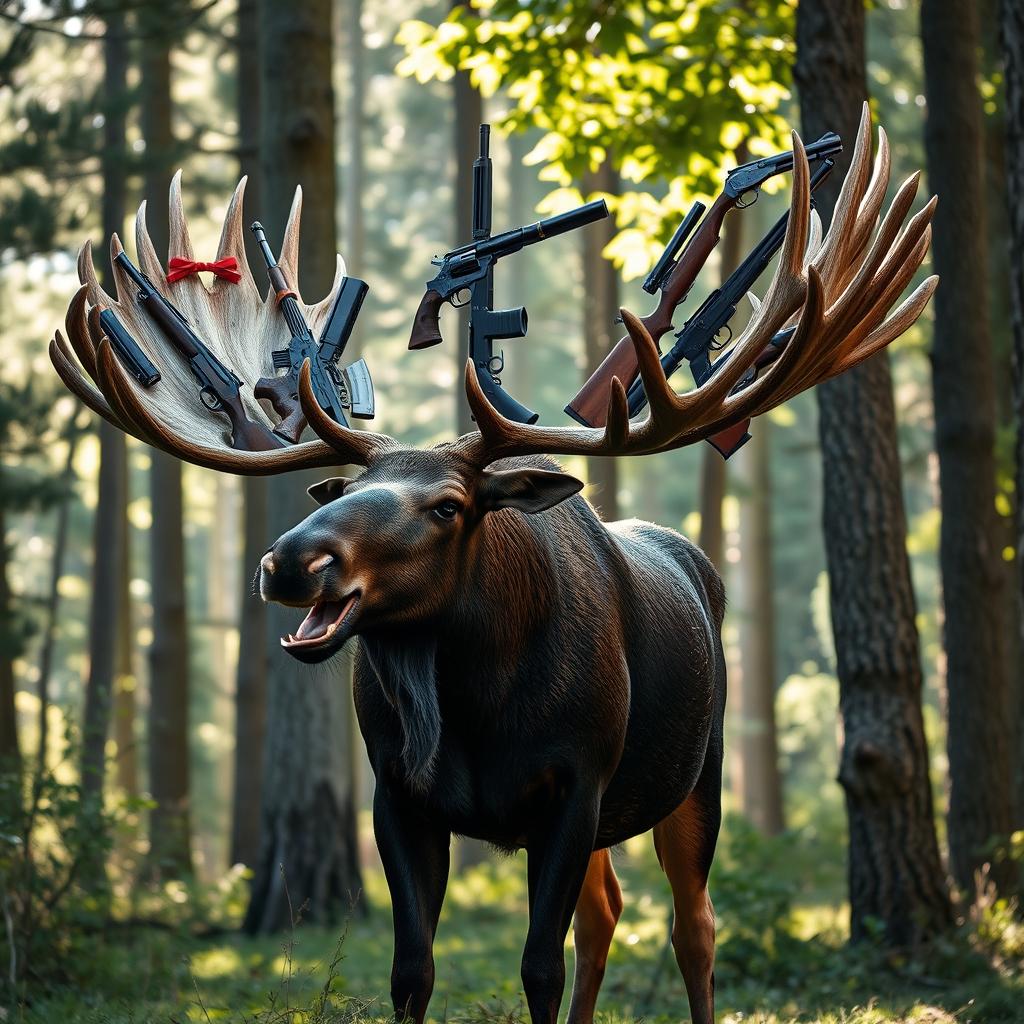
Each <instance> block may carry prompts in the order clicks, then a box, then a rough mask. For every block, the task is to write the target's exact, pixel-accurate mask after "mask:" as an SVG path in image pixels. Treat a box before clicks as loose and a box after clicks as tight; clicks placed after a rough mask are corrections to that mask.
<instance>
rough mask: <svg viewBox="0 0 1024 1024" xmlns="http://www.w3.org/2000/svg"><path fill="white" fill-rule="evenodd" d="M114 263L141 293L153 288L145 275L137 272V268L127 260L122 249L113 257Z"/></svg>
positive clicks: (126, 254)
mask: <svg viewBox="0 0 1024 1024" xmlns="http://www.w3.org/2000/svg"><path fill="white" fill-rule="evenodd" d="M114 262H115V263H116V264H117V265H118V266H119V267H120V268H121V269H122V270H123V271H124V272H125V273H126V274H127V275H128V276H129V277H130V278H131V279H132V281H134V282H135V284H137V285H138V286H139V288H141V289H142V290H143V291H149V290H150V289H151V288H152V287H153V282H152V281H150V279H149V278H148V277H146V275H145V274H144V273H143V272H142V271H141V270H139V268H138V267H137V266H135V264H134V263H132V261H131V260H130V259H128V253H126V252H125V251H124V250H123V249H122V250H121V251H120V252H119V253H118V254H117V255H116V256H115V257H114Z"/></svg>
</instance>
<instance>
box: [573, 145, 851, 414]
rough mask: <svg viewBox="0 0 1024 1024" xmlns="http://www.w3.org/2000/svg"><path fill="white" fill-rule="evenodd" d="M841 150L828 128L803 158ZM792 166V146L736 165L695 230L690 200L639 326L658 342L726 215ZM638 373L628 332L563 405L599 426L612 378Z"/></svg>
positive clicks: (648, 288) (647, 285)
mask: <svg viewBox="0 0 1024 1024" xmlns="http://www.w3.org/2000/svg"><path fill="white" fill-rule="evenodd" d="M842 149H843V142H842V140H841V139H840V138H839V136H838V135H836V134H835V133H834V132H828V133H827V134H825V135H823V136H822V137H821V138H820V139H818V141H817V142H812V143H811V144H810V145H809V146H808V147H807V150H806V152H807V159H808V160H809V161H811V162H812V163H813V162H814V161H817V160H825V159H827V158H829V157H831V156H834V155H835V154H836V153H841V152H842ZM792 168H793V151H792V150H790V151H789V152H786V153H778V154H776V155H775V156H770V157H765V158H763V159H761V160H751V161H750V162H749V163H745V164H740V165H739V166H738V167H734V168H733V169H732V170H731V171H730V172H729V173H728V174H727V175H726V178H725V186H724V188H723V189H722V192H721V195H719V196H718V198H717V199H716V200H715V201H714V203H713V204H712V206H711V209H710V210H709V211H708V213H707V216H706V217H704V219H703V220H702V221H701V222H700V227H697V228H696V231H694V228H695V227H696V225H697V222H698V221H700V218H701V215H702V214H703V213H704V209H705V208H704V205H703V203H694V204H693V206H692V207H691V208H690V211H689V213H687V215H686V218H685V219H684V220H683V222H682V224H680V225H679V227H678V228H677V229H676V232H675V234H674V235H673V236H672V239H671V241H669V243H668V245H667V246H666V247H665V251H664V252H663V253H662V254H661V258H660V259H659V260H658V262H657V264H656V265H655V267H654V269H653V270H652V271H651V273H650V274H648V276H647V280H646V281H644V284H643V288H644V291H645V292H647V293H649V294H650V295H655V294H657V293H658V292H659V291H660V292H661V299H660V300H659V302H658V307H657V309H655V310H654V312H653V313H651V314H650V315H649V316H645V317H643V318H642V322H643V325H644V326H645V327H646V328H647V331H648V333H649V334H650V335H651V337H652V338H653V339H654V341H655V343H656V344H657V343H658V342H660V341H661V339H662V338H663V337H664V336H665V335H666V334H668V332H669V331H670V330H672V317H673V315H674V313H675V310H676V307H677V306H678V305H679V304H680V303H681V302H683V300H684V299H685V298H686V296H687V293H688V292H689V290H690V288H691V287H692V286H693V282H694V281H695V280H696V279H697V274H698V273H699V272H700V269H701V267H703V266H704V264H705V262H707V259H708V257H709V256H710V255H711V252H712V250H713V249H714V248H715V246H716V245H718V242H719V240H720V238H721V230H722V222H723V221H724V219H725V215H726V214H727V213H728V212H729V211H730V210H734V209H739V210H742V209H745V208H746V207H748V206H750V205H751V204H752V202H753V201H754V200H756V198H757V195H758V193H759V190H760V188H761V186H762V185H763V184H764V183H765V182H766V181H767V180H768V179H769V178H772V177H774V176H775V175H777V174H782V173H784V172H786V171H789V170H792ZM750 193H753V194H754V200H749V201H745V202H744V201H743V198H744V196H747V195H748V194H750ZM691 232H692V233H693V237H692V238H690V240H689V243H688V244H687V245H686V248H685V249H683V251H682V253H681V255H678V256H677V254H679V251H680V249H681V248H682V246H683V243H684V242H686V240H687V238H688V237H689V236H690V234H691ZM638 372H639V368H638V367H637V362H636V351H635V350H634V348H633V343H632V342H631V341H630V339H629V335H626V336H625V337H623V338H622V339H621V340H620V341H619V342H618V344H617V345H615V347H614V348H613V349H612V350H611V351H610V352H609V353H608V355H607V356H606V357H605V359H604V361H603V362H602V363H601V365H600V366H598V368H597V369H596V370H595V371H594V372H593V373H592V374H591V375H590V378H589V379H588V380H587V382H586V383H585V384H584V385H583V387H582V388H580V390H579V392H578V393H577V394H576V396H575V397H574V398H573V399H572V401H570V402H569V404H568V405H567V406H566V407H565V411H566V412H567V413H568V414H569V415H570V416H571V417H572V418H573V419H574V420H576V421H577V422H579V423H582V424H583V425H584V426H585V427H603V426H604V425H605V417H606V415H607V412H608V394H609V388H611V384H612V378H613V377H618V378H619V380H620V381H622V383H623V385H624V386H625V387H626V388H629V386H630V385H631V384H632V383H633V381H634V380H635V379H636V375H637V373H638Z"/></svg>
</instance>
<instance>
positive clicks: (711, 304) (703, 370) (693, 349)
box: [626, 160, 835, 458]
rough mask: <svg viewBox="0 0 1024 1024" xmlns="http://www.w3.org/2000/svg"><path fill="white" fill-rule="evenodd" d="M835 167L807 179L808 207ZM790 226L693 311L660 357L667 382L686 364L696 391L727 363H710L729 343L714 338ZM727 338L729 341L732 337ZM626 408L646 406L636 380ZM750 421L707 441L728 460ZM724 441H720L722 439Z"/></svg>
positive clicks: (778, 229) (773, 351) (770, 355)
mask: <svg viewBox="0 0 1024 1024" xmlns="http://www.w3.org/2000/svg"><path fill="white" fill-rule="evenodd" d="M834 166H835V162H834V161H833V160H825V161H824V162H823V163H822V164H821V166H819V167H818V168H817V170H815V172H814V174H813V175H812V176H811V181H810V190H811V207H812V208H813V206H814V191H815V189H817V187H818V186H819V185H820V184H821V183H822V182H823V181H824V180H825V179H826V178H827V177H828V175H829V172H830V171H831V170H832V168H833V167H834ZM788 223H789V213H788V212H787V213H785V214H783V215H782V216H781V217H780V218H779V219H778V220H777V221H776V222H775V224H774V225H773V226H772V228H771V230H770V231H769V232H768V233H767V234H766V235H765V236H764V237H763V238H762V239H761V241H760V242H758V243H757V245H756V246H755V247H754V249H753V250H752V251H751V253H750V255H748V256H747V258H746V259H745V260H744V261H743V262H742V263H741V264H740V265H739V266H738V267H737V268H736V270H735V271H733V273H732V274H730V275H729V277H728V278H727V279H726V280H725V282H724V283H723V284H722V286H721V288H716V289H715V290H714V291H713V292H712V293H711V294H710V295H709V296H708V297H707V298H706V299H705V300H704V302H703V303H701V305H700V307H699V308H698V309H697V311H696V312H695V313H694V314H693V316H691V317H690V319H689V320H687V321H686V323H685V324H684V325H683V329H682V330H681V331H679V333H678V334H677V335H676V343H675V344H674V345H673V346H672V348H670V349H669V350H668V352H666V353H665V355H663V356H662V357H661V367H662V369H663V370H664V371H665V376H666V377H671V376H672V374H673V373H675V371H676V370H677V369H678V368H679V365H680V364H681V363H682V362H683V360H684V359H685V360H686V361H687V362H688V363H689V364H690V371H691V373H692V374H693V379H694V381H695V382H696V384H697V386H698V387H699V386H700V385H702V384H703V383H705V381H707V380H708V379H709V378H710V377H711V376H712V375H713V374H714V373H715V372H716V371H717V370H718V369H720V368H721V365H722V364H724V363H725V361H726V360H727V359H728V357H729V355H731V351H730V352H727V353H726V354H725V355H724V356H723V357H722V358H721V359H719V360H716V361H715V362H714V363H712V362H711V351H712V350H713V349H715V348H721V347H722V345H723V344H725V343H726V342H727V341H728V340H729V339H728V338H726V339H725V340H724V341H723V342H721V343H718V344H717V345H716V343H715V338H716V337H717V336H718V334H719V332H720V331H721V330H722V329H723V328H726V329H727V327H728V323H729V320H730V319H732V316H733V314H734V313H735V312H736V306H737V305H738V304H739V302H740V300H741V299H742V298H743V296H744V295H746V293H747V292H748V291H749V290H750V288H751V287H752V286H753V284H754V282H755V281H756V280H757V279H758V278H759V277H760V276H761V274H762V273H763V272H764V270H765V268H766V267H767V266H768V264H769V263H771V261H772V259H773V258H774V257H775V254H776V253H777V252H778V251H779V249H781V248H782V243H783V241H784V240H785V237H786V226H787V224H788ZM792 335H793V331H792V330H787V331H780V332H779V333H778V334H776V335H775V337H773V338H772V339H771V341H770V342H769V343H768V345H767V346H766V347H765V350H764V352H762V353H761V354H760V355H759V356H758V360H757V362H758V364H759V365H767V364H768V363H769V362H771V361H773V360H774V358H776V356H777V355H778V354H779V353H781V351H782V348H783V347H784V346H785V344H786V343H787V342H788V341H789V339H790V337H792ZM730 336H731V335H730ZM757 368H759V367H752V368H751V369H750V370H749V371H748V372H747V373H746V374H744V376H743V378H742V379H741V380H740V382H739V383H738V384H737V385H736V387H735V388H734V389H733V392H734V393H735V391H738V390H741V389H742V388H743V387H746V386H747V385H748V384H750V383H751V382H752V381H753V379H754V377H755V376H756V374H757ZM626 398H627V401H628V404H629V415H630V416H636V415H637V413H639V412H640V410H641V409H643V407H644V406H645V405H646V404H647V395H646V394H645V393H644V386H643V382H642V381H641V380H640V379H639V378H638V379H637V380H636V381H634V383H633V386H632V387H631V388H630V389H629V391H628V392H627V395H626ZM749 423H750V420H745V421H744V422H743V423H742V424H736V425H735V426H734V427H730V428H728V429H727V430H725V431H722V432H721V434H720V435H719V434H716V435H713V436H712V437H709V438H708V441H709V442H710V443H711V444H712V445H713V446H714V447H715V448H716V449H717V450H718V451H719V452H720V453H721V454H722V456H723V457H724V458H728V457H729V456H730V455H732V454H733V452H735V451H736V450H737V449H739V448H740V447H741V446H742V445H743V444H744V443H746V441H748V440H749V439H750V434H748V433H747V426H748V424H749ZM723 435H724V436H723Z"/></svg>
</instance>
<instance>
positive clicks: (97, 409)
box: [48, 331, 132, 434]
mask: <svg viewBox="0 0 1024 1024" xmlns="http://www.w3.org/2000/svg"><path fill="white" fill-rule="evenodd" d="M48 352H49V356H50V362H51V363H52V364H53V368H54V369H55V370H56V371H57V376H58V377H60V379H61V380H62V381H63V382H64V386H65V387H66V388H67V389H68V390H69V391H70V392H71V393H72V394H73V395H75V396H76V397H77V398H79V399H80V400H81V402H82V403H83V404H84V405H85V406H86V407H87V408H89V409H91V410H92V411H93V412H94V413H96V414H97V415H99V416H102V417H103V418H104V419H105V420H109V421H110V422H111V423H113V424H114V426H115V427H119V428H120V429H121V430H123V431H125V432H126V433H129V434H130V433H132V431H131V429H130V427H128V426H127V425H126V424H125V423H123V422H122V421H121V420H120V419H119V418H118V416H117V414H116V413H115V412H114V410H113V409H111V407H110V405H109V403H108V402H107V400H106V399H105V398H104V397H103V395H102V394H100V392H99V391H97V389H96V388H95V387H94V386H93V384H92V383H90V382H89V381H88V380H86V378H85V377H84V376H83V374H82V371H81V370H80V369H79V368H78V365H77V364H76V363H75V361H74V360H73V359H72V357H71V352H70V351H69V349H68V343H67V342H66V341H65V340H64V336H63V335H62V334H61V333H60V331H57V332H56V333H55V334H54V336H53V338H52V339H51V341H50V345H49V349H48Z"/></svg>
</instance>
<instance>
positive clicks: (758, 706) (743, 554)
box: [716, 416, 785, 835]
mask: <svg viewBox="0 0 1024 1024" xmlns="http://www.w3.org/2000/svg"><path fill="white" fill-rule="evenodd" d="M770 430H771V422H770V421H769V419H768V417H767V416H764V417H762V418H761V419H759V420H758V421H757V425H756V428H755V429H754V430H753V431H752V433H753V436H752V437H751V439H750V440H749V441H748V442H747V443H746V444H745V445H744V446H743V448H742V449H741V450H740V451H739V452H738V453H737V454H736V456H735V463H736V465H735V470H736V472H735V478H736V484H737V489H738V491H739V495H738V496H739V503H740V560H739V564H738V565H737V567H736V571H737V573H738V576H739V582H740V586H739V588H738V590H739V594H738V595H737V601H736V603H737V610H738V612H739V614H740V617H741V621H740V630H739V641H740V642H739V647H740V680H739V683H740V685H739V689H740V701H739V703H740V730H739V731H740V748H741V756H742V758H743V813H744V814H745V815H746V816H747V817H748V818H749V819H750V820H751V821H752V822H753V823H754V825H755V826H757V828H758V829H760V831H762V832H764V833H766V834H767V835H778V833H780V832H781V831H782V830H783V829H784V828H785V818H784V815H783V804H782V777H781V775H780V774H779V751H778V735H777V730H776V727H775V606H774V603H773V598H774V589H775V588H774V576H773V573H772V514H771V507H772V495H771V468H770V465H769V451H770V447H769V438H770ZM716 454H717V453H716Z"/></svg>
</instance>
